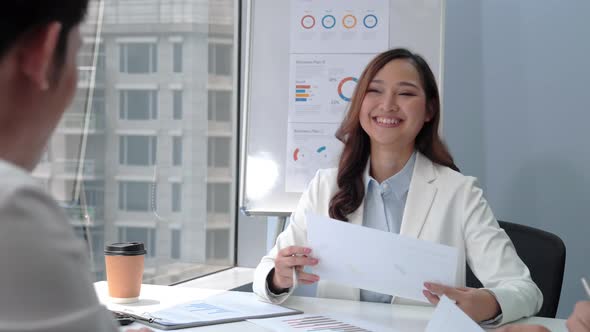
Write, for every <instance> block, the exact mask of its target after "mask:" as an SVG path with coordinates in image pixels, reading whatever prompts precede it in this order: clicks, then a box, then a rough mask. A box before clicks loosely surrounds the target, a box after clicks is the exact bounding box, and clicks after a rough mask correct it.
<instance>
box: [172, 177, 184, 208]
mask: <svg viewBox="0 0 590 332" xmlns="http://www.w3.org/2000/svg"><path fill="white" fill-rule="evenodd" d="M181 190H182V187H181V185H180V183H173V184H172V211H173V212H180V210H181V209H182V193H181Z"/></svg>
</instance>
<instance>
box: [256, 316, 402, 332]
mask: <svg viewBox="0 0 590 332" xmlns="http://www.w3.org/2000/svg"><path fill="white" fill-rule="evenodd" d="M248 321H249V322H251V323H254V324H256V325H259V326H262V327H266V328H267V329H269V330H272V331H282V332H297V331H299V332H306V331H310V332H311V331H346V332H397V331H396V330H392V328H391V327H388V326H381V325H379V324H376V323H373V322H368V321H365V320H360V319H354V318H350V317H345V316H344V315H343V314H304V315H295V316H289V317H276V318H267V319H248Z"/></svg>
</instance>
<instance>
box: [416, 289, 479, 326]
mask: <svg viewBox="0 0 590 332" xmlns="http://www.w3.org/2000/svg"><path fill="white" fill-rule="evenodd" d="M455 331H462V332H484V330H483V329H482V328H481V327H480V326H479V325H478V324H477V323H476V322H474V321H473V320H472V319H471V318H470V317H469V316H467V314H465V313H464V312H463V310H461V309H459V307H457V306H456V305H455V303H454V302H453V301H451V300H450V299H449V298H448V297H446V296H444V295H443V296H442V297H441V298H440V301H439V302H438V305H437V306H436V309H434V312H433V313H432V317H431V318H430V322H428V325H427V326H426V330H425V332H455Z"/></svg>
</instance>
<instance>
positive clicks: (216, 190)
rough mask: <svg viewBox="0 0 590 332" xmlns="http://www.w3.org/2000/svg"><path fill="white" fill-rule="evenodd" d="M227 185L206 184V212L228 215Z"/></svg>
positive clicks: (228, 189) (228, 198)
mask: <svg viewBox="0 0 590 332" xmlns="http://www.w3.org/2000/svg"><path fill="white" fill-rule="evenodd" d="M229 191H230V188H229V183H208V184H207V212H210V213H229V201H230V197H229Z"/></svg>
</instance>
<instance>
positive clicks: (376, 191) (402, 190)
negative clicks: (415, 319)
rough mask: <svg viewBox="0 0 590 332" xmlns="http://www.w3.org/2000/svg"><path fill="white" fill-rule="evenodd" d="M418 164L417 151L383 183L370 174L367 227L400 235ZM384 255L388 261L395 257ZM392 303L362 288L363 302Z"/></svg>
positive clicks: (387, 297) (368, 178)
mask: <svg viewBox="0 0 590 332" xmlns="http://www.w3.org/2000/svg"><path fill="white" fill-rule="evenodd" d="M415 163H416V152H414V153H413V154H412V156H411V157H410V159H408V162H407V163H406V165H405V166H404V167H403V168H402V169H401V171H399V172H398V173H396V174H394V175H393V176H392V177H390V178H389V179H387V180H385V181H383V182H382V183H381V184H380V183H379V182H377V180H375V179H373V177H372V176H370V175H369V173H368V172H366V175H365V179H364V180H365V186H366V188H365V207H364V212H363V226H365V227H371V228H375V229H378V230H381V231H385V232H392V233H397V234H399V232H400V228H401V224H402V217H403V215H404V207H405V206H406V199H407V198H408V190H409V189H410V182H411V181H412V173H413V172H414V164H415ZM368 167H370V166H368ZM383 254H384V257H385V258H386V257H388V255H391V253H383ZM391 300H392V296H391V295H386V294H381V293H375V292H371V291H368V290H364V289H361V301H366V302H384V303H391Z"/></svg>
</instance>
